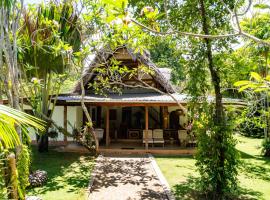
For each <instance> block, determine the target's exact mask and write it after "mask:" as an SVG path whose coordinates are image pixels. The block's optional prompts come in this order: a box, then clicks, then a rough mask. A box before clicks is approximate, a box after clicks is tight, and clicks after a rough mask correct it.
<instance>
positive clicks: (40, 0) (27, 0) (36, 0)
mask: <svg viewBox="0 0 270 200" xmlns="http://www.w3.org/2000/svg"><path fill="white" fill-rule="evenodd" d="M42 1H43V0H24V4H29V3H31V4H33V3H40V2H42Z"/></svg>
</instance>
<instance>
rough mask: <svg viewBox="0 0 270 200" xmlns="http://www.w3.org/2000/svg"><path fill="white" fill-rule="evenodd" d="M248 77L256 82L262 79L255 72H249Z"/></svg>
mask: <svg viewBox="0 0 270 200" xmlns="http://www.w3.org/2000/svg"><path fill="white" fill-rule="evenodd" d="M250 76H251V77H252V78H254V79H255V80H256V81H261V80H262V77H261V76H260V75H259V74H258V73H257V72H251V73H250Z"/></svg>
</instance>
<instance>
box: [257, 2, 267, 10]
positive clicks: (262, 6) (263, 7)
mask: <svg viewBox="0 0 270 200" xmlns="http://www.w3.org/2000/svg"><path fill="white" fill-rule="evenodd" d="M254 8H259V9H270V6H269V5H267V4H264V3H257V4H255V5H254Z"/></svg>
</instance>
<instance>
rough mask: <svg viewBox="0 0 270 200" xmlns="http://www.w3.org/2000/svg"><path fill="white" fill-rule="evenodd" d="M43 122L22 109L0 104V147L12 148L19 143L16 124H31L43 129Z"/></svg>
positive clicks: (22, 125) (20, 125)
mask: <svg viewBox="0 0 270 200" xmlns="http://www.w3.org/2000/svg"><path fill="white" fill-rule="evenodd" d="M44 125H45V122H44V121H42V120H40V119H38V118H35V117H33V116H31V115H29V114H26V113H24V112H22V111H19V110H15V109H13V108H10V107H7V106H4V105H0V149H3V148H4V149H8V148H14V147H15V146H17V145H19V144H20V138H19V135H18V133H17V131H16V126H19V127H24V126H31V127H33V128H36V129H39V130H41V131H44V130H45V128H44Z"/></svg>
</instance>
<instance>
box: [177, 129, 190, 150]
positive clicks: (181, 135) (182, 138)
mask: <svg viewBox="0 0 270 200" xmlns="http://www.w3.org/2000/svg"><path fill="white" fill-rule="evenodd" d="M178 139H179V142H180V145H181V146H185V147H186V145H187V143H188V135H187V130H178Z"/></svg>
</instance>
